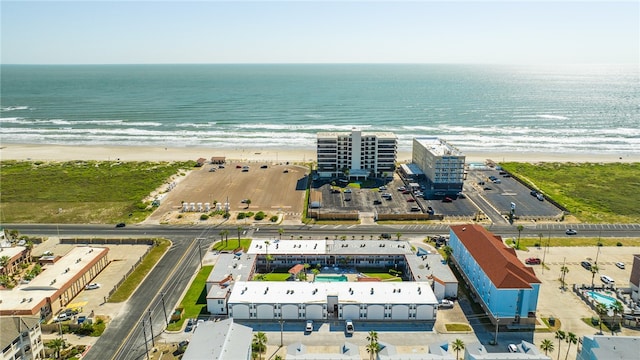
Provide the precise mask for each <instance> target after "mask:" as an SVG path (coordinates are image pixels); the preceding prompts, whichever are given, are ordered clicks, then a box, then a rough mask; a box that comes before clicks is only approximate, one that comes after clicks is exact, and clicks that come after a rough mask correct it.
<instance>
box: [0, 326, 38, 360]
mask: <svg viewBox="0 0 640 360" xmlns="http://www.w3.org/2000/svg"><path fill="white" fill-rule="evenodd" d="M0 346H1V347H2V356H1V357H0V359H2V360H14V359H21V360H30V359H44V358H45V354H44V343H43V342H42V329H41V328H40V318H38V317H37V316H24V317H21V316H2V317H0Z"/></svg>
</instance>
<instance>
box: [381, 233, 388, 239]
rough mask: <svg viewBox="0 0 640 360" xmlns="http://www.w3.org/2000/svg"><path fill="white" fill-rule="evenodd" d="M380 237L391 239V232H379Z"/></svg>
mask: <svg viewBox="0 0 640 360" xmlns="http://www.w3.org/2000/svg"><path fill="white" fill-rule="evenodd" d="M380 237H381V238H383V239H391V234H387V233H383V234H380Z"/></svg>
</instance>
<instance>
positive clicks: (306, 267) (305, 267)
mask: <svg viewBox="0 0 640 360" xmlns="http://www.w3.org/2000/svg"><path fill="white" fill-rule="evenodd" d="M302 266H304V279H305V280H307V271H309V269H311V264H308V263H305V264H304V265H302Z"/></svg>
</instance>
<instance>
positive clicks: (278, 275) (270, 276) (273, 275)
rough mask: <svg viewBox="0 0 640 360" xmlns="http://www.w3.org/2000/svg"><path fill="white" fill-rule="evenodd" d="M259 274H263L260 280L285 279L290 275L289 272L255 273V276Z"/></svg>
mask: <svg viewBox="0 0 640 360" xmlns="http://www.w3.org/2000/svg"><path fill="white" fill-rule="evenodd" d="M260 275H262V276H263V278H262V280H261V281H287V279H288V278H289V277H290V276H291V274H289V273H269V274H257V275H256V276H260Z"/></svg>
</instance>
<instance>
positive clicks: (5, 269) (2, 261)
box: [0, 255, 11, 274]
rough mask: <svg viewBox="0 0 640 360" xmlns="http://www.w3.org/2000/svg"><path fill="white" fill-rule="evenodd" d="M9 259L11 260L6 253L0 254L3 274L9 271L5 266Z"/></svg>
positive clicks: (0, 265)
mask: <svg viewBox="0 0 640 360" xmlns="http://www.w3.org/2000/svg"><path fill="white" fill-rule="evenodd" d="M9 260H11V258H10V257H8V256H7V255H4V256H0V267H2V273H3V274H8V273H9V272H8V271H7V268H6V266H7V265H9Z"/></svg>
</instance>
